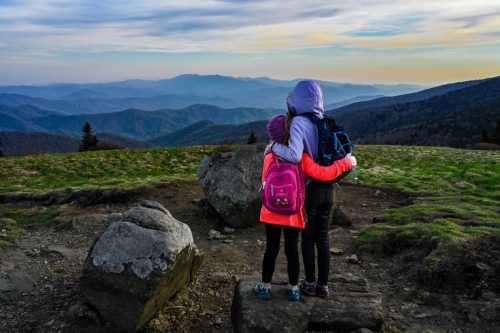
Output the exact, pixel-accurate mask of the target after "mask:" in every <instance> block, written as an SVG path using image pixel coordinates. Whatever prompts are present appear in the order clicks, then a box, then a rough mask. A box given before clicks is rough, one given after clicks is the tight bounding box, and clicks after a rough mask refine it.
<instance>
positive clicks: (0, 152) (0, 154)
mask: <svg viewBox="0 0 500 333" xmlns="http://www.w3.org/2000/svg"><path fill="white" fill-rule="evenodd" d="M1 145H2V140H0V146H1ZM2 156H3V151H2V150H1V149H0V157H2Z"/></svg>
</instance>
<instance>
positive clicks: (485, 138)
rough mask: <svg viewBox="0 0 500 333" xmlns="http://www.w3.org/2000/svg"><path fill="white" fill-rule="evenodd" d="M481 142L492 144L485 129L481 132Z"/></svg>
mask: <svg viewBox="0 0 500 333" xmlns="http://www.w3.org/2000/svg"><path fill="white" fill-rule="evenodd" d="M481 142H490V136H489V135H488V131H487V130H485V129H483V130H482V131H481Z"/></svg>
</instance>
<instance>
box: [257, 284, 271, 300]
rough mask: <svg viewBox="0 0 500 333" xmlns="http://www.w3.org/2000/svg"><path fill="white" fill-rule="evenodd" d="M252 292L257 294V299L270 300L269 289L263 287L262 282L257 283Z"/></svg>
mask: <svg viewBox="0 0 500 333" xmlns="http://www.w3.org/2000/svg"><path fill="white" fill-rule="evenodd" d="M253 291H254V292H255V294H257V297H258V298H259V299H261V300H263V301H268V300H270V299H271V288H266V287H264V284H263V283H262V282H259V283H257V284H256V285H255V287H254V288H253Z"/></svg>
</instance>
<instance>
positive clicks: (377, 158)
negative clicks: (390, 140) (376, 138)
mask: <svg viewBox="0 0 500 333" xmlns="http://www.w3.org/2000/svg"><path fill="white" fill-rule="evenodd" d="M356 155H357V157H358V160H359V165H360V166H359V171H358V178H359V180H360V182H361V183H362V184H366V185H375V186H381V187H385V188H391V189H397V190H401V191H404V192H407V193H410V194H411V195H412V196H414V197H415V203H414V204H412V205H410V206H407V207H401V208H393V209H388V210H386V212H385V216H384V219H385V221H387V223H386V224H382V225H374V226H372V227H370V228H368V229H367V230H366V231H365V232H364V233H363V234H362V235H361V236H360V239H359V241H360V243H361V244H366V243H371V242H374V243H376V241H377V240H378V239H379V238H380V236H381V235H382V234H386V233H396V234H398V235H399V236H402V237H406V238H408V239H410V240H411V239H415V240H417V239H419V238H422V237H434V238H436V239H439V240H440V241H449V240H453V239H459V238H460V239H467V238H470V237H475V236H480V235H488V234H500V152H495V151H479V150H464V149H452V148H444V147H403V146H379V145H367V146H360V147H358V149H357V151H356Z"/></svg>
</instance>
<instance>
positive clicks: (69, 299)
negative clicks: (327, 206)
mask: <svg viewBox="0 0 500 333" xmlns="http://www.w3.org/2000/svg"><path fill="white" fill-rule="evenodd" d="M140 198H141V199H150V200H155V201H159V202H160V203H162V204H163V205H164V206H165V207H166V208H167V209H169V210H170V211H171V213H172V214H173V215H174V217H175V218H177V219H178V220H180V221H183V222H185V223H187V224H189V226H190V227H191V229H192V231H193V234H194V236H195V241H196V243H197V245H198V247H199V248H200V249H201V250H202V251H203V252H204V253H205V260H204V263H203V265H202V267H201V269H200V272H199V274H198V277H197V279H196V281H195V283H194V284H193V285H192V286H191V287H190V288H189V290H187V292H185V293H182V294H180V295H179V296H178V297H177V298H176V299H175V300H174V301H173V302H171V303H170V304H169V305H168V306H167V307H166V308H164V309H163V310H162V311H161V312H160V313H159V315H158V316H157V317H156V318H154V319H153V320H152V321H151V322H150V323H149V325H148V327H147V328H146V330H145V331H146V332H231V331H232V326H231V319H230V315H231V301H232V297H233V292H234V288H235V286H236V282H237V281H238V280H240V279H241V278H243V277H248V276H255V277H258V276H259V271H260V265H261V258H262V254H263V250H264V246H265V237H264V232H263V227H262V226H261V225H259V224H256V226H255V227H252V228H247V229H239V230H236V231H233V230H231V229H227V228H226V229H224V226H223V225H221V224H220V222H219V221H218V220H217V218H215V217H213V216H211V215H210V214H208V213H207V210H206V209H205V208H204V205H203V193H202V190H201V188H200V187H199V186H198V184H197V183H194V182H176V183H164V184H161V185H159V186H156V187H154V188H149V189H145V190H144V191H143V193H141V195H140ZM407 201H408V197H407V196H405V195H403V194H400V193H392V192H385V191H383V190H380V189H375V188H367V187H361V186H355V185H346V186H343V187H342V188H341V189H340V190H339V192H338V200H337V203H338V204H339V205H340V206H341V207H342V209H343V211H344V212H345V213H346V214H347V216H348V217H349V218H350V219H351V220H352V222H353V225H352V226H351V227H335V226H333V227H332V229H331V245H332V259H331V260H332V262H331V267H332V273H335V274H344V275H346V276H349V274H352V275H351V276H356V277H362V278H366V279H367V281H368V283H369V285H370V288H371V289H372V290H374V291H376V292H380V293H381V294H382V297H383V308H384V313H385V324H384V327H383V331H385V332H391V333H392V332H464V333H465V332H485V333H486V332H500V328H498V327H500V326H499V325H500V323H498V322H495V321H494V320H493V321H491V318H495V316H496V318H500V313H496V312H495V311H498V310H497V309H498V308H499V307H498V300H497V297H496V296H495V294H488V293H487V294H484V295H482V296H481V297H479V298H478V297H475V298H472V297H466V296H449V294H440V293H431V292H429V291H426V290H423V289H421V288H417V287H416V285H415V283H414V280H412V279H409V278H408V274H407V273H406V272H408V271H409V270H410V271H411V267H410V268H409V267H408V265H412V263H414V260H412V258H411V256H412V253H406V254H405V255H404V256H397V257H391V258H379V257H376V256H373V255H371V254H370V253H361V252H357V251H356V248H355V240H356V238H357V237H358V235H359V233H360V232H361V231H362V230H363V228H365V227H366V226H368V225H369V224H371V223H372V222H373V219H374V218H379V217H380V216H381V215H382V213H383V210H384V209H386V208H388V207H395V206H399V205H403V204H405V203H407ZM130 205H131V203H123V204H112V205H109V204H97V205H93V206H89V207H85V208H82V207H79V206H74V205H66V206H64V214H63V216H60V217H59V218H58V221H57V223H54V224H53V225H51V226H49V227H39V228H35V229H31V230H28V232H27V233H26V234H25V235H24V236H22V237H21V238H20V239H18V241H17V243H16V246H15V247H11V248H8V249H5V250H2V252H0V305H1V311H0V332H112V331H113V328H112V327H109V325H107V324H106V323H102V322H101V320H100V319H99V318H98V316H96V315H95V313H94V312H93V311H92V310H91V309H89V308H88V307H86V306H85V305H84V304H82V300H83V297H82V294H81V291H80V289H79V283H78V282H79V276H80V273H81V269H82V267H83V262H84V260H85V257H86V255H87V251H88V249H89V248H90V246H91V244H92V242H93V241H94V239H95V237H96V236H97V235H98V234H99V233H100V232H101V231H102V230H103V229H104V228H105V226H106V224H107V223H109V219H108V218H106V215H105V214H109V213H113V212H123V211H125V210H126V209H127V208H128V207H129V206H130ZM375 220H376V219H375ZM211 230H217V231H220V234H219V233H216V232H214V231H211ZM209 236H210V237H209ZM209 238H212V239H209ZM413 259H414V258H413ZM283 272H285V260H284V254H283V253H281V254H280V257H279V264H278V266H277V280H278V281H284V275H283ZM333 289H334V290H335V287H334V288H333ZM332 297H335V294H333V295H332ZM488 311H489V312H488ZM484 318H490V320H484Z"/></svg>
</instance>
